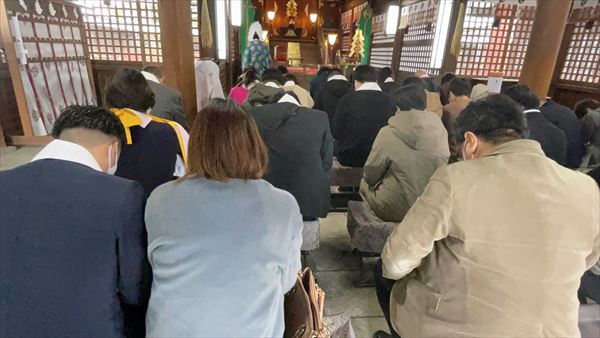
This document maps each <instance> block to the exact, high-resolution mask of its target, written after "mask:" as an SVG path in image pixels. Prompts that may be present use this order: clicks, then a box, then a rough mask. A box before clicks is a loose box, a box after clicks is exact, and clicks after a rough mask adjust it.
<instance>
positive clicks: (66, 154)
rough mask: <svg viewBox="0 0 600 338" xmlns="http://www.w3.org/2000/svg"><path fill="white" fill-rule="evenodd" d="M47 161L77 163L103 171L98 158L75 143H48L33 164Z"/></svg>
mask: <svg viewBox="0 0 600 338" xmlns="http://www.w3.org/2000/svg"><path fill="white" fill-rule="evenodd" d="M46 159H52V160H63V161H69V162H75V163H79V164H82V165H85V166H88V167H90V168H92V169H94V170H98V171H102V168H100V164H98V161H96V158H95V157H94V156H93V155H92V154H91V153H90V152H89V151H88V150H87V149H85V148H84V147H82V146H80V145H79V144H76V143H73V142H67V141H63V140H54V141H52V142H50V143H48V145H47V146H45V147H44V149H42V150H41V151H40V152H39V153H38V154H37V155H36V156H35V157H34V158H33V160H31V162H34V161H39V160H46Z"/></svg>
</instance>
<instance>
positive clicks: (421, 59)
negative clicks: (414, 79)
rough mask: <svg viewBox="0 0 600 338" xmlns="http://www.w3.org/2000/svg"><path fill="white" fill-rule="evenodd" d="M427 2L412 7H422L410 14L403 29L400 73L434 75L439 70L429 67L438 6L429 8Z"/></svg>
mask: <svg viewBox="0 0 600 338" xmlns="http://www.w3.org/2000/svg"><path fill="white" fill-rule="evenodd" d="M428 4H429V2H428V1H423V2H421V3H419V4H416V5H413V6H422V9H421V8H419V10H418V11H416V12H412V13H410V15H409V16H408V22H407V27H406V28H405V33H404V39H403V41H402V51H401V53H400V67H399V70H400V71H402V72H410V73H414V72H416V71H417V70H425V71H427V72H428V73H429V74H432V75H436V74H438V73H439V69H436V68H432V67H431V58H432V56H433V42H434V38H435V30H436V20H435V19H436V14H437V9H438V7H439V6H437V5H436V6H433V7H431V6H429V7H427V6H426V5H428Z"/></svg>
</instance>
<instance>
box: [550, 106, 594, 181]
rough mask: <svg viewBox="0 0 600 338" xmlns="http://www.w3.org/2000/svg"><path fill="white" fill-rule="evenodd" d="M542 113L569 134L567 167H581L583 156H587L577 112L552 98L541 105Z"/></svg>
mask: <svg viewBox="0 0 600 338" xmlns="http://www.w3.org/2000/svg"><path fill="white" fill-rule="evenodd" d="M540 111H541V112H542V115H544V117H545V118H546V120H548V121H550V122H552V123H553V124H554V125H555V126H557V127H558V128H559V129H561V130H562V131H563V132H564V133H565V135H566V136H567V165H566V166H567V167H568V168H573V169H575V168H579V165H580V164H581V160H582V159H583V156H585V145H584V144H583V139H582V137H581V127H582V124H581V121H579V119H578V118H577V115H575V112H574V111H573V110H572V109H570V108H569V107H565V106H563V105H561V104H558V103H556V102H554V101H552V100H546V102H544V104H543V105H542V106H541V107H540Z"/></svg>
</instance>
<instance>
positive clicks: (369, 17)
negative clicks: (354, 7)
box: [358, 4, 373, 65]
mask: <svg viewBox="0 0 600 338" xmlns="http://www.w3.org/2000/svg"><path fill="white" fill-rule="evenodd" d="M372 23H373V8H371V6H370V5H369V4H367V5H366V6H365V8H363V10H362V11H361V12H360V20H359V21H358V27H359V28H360V29H361V30H362V31H363V35H364V37H365V44H364V51H365V54H364V56H363V57H362V58H360V56H359V60H358V63H360V64H363V65H364V64H367V62H369V54H370V53H371V25H372Z"/></svg>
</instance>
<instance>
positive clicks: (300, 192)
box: [250, 93, 333, 221]
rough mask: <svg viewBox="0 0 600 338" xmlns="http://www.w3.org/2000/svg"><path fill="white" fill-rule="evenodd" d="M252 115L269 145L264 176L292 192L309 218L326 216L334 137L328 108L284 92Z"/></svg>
mask: <svg viewBox="0 0 600 338" xmlns="http://www.w3.org/2000/svg"><path fill="white" fill-rule="evenodd" d="M273 101H274V102H273V103H272V104H267V105H264V106H259V107H254V108H252V110H251V111H250V115H252V117H253V118H254V120H255V121H256V125H257V127H258V130H259V132H260V135H261V136H262V138H263V140H264V141H265V144H266V145H267V147H268V148H269V169H268V170H267V172H266V174H265V176H264V179H265V180H266V181H267V182H269V183H271V184H273V185H274V186H275V187H277V188H279V189H283V190H286V191H288V192H289V193H291V194H292V195H293V196H294V197H295V198H296V201H298V205H299V206H300V213H301V214H302V216H303V218H304V220H305V221H313V220H316V219H317V218H319V217H326V216H327V213H328V212H329V208H330V191H329V176H328V174H327V173H328V172H329V170H330V169H331V166H332V161H333V160H332V156H333V137H332V136H331V131H330V129H329V124H328V123H327V115H326V114H325V112H322V111H319V110H315V109H310V108H306V107H302V106H300V103H299V100H298V98H297V96H296V95H295V94H294V93H280V94H278V95H276V96H275V97H274V99H273Z"/></svg>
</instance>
